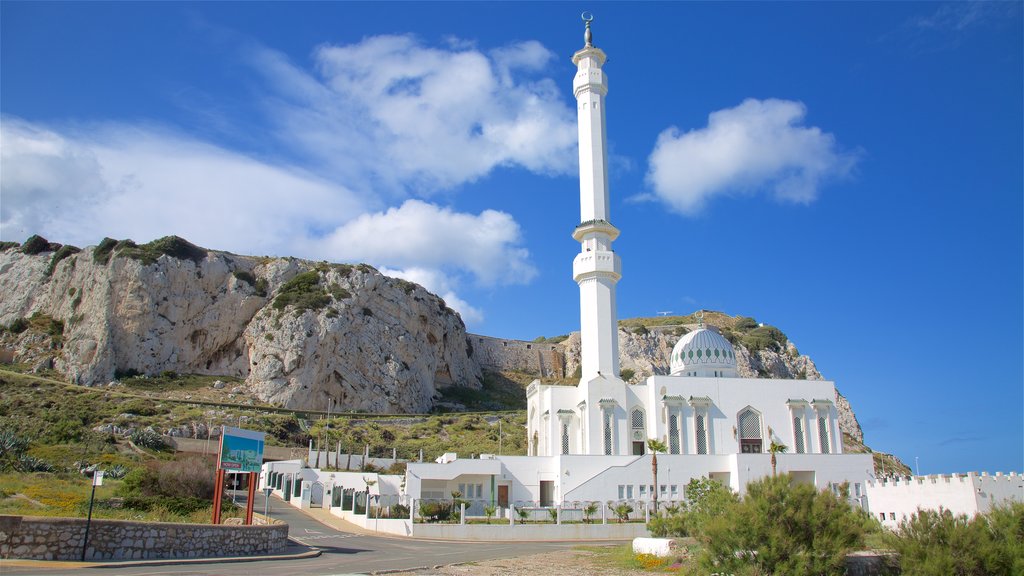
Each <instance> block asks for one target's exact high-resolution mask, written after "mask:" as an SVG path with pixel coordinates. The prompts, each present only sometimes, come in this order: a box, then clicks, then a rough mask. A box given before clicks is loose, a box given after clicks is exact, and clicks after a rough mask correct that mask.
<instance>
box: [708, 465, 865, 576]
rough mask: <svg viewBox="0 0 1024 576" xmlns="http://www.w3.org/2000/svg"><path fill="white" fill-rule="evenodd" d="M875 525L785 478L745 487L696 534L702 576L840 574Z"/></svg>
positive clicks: (831, 498) (838, 502)
mask: <svg viewBox="0 0 1024 576" xmlns="http://www.w3.org/2000/svg"><path fill="white" fill-rule="evenodd" d="M877 529H878V524H877V523H876V522H874V521H873V520H872V519H871V518H870V517H869V516H868V515H867V513H865V512H864V511H862V510H859V509H856V508H854V507H852V506H850V504H849V503H847V501H846V500H845V499H843V498H841V497H839V496H836V495H835V494H833V493H832V492H830V491H821V492H819V491H818V490H817V489H816V488H815V487H814V486H812V485H810V484H793V483H792V482H791V479H790V477H789V475H788V474H782V475H779V476H778V477H775V478H765V479H763V480H759V481H756V482H752V483H750V484H748V485H747V493H746V496H744V498H743V499H742V500H741V501H739V502H736V503H734V504H732V505H730V506H728V507H726V509H725V511H724V513H723V514H721V515H719V516H715V517H712V518H710V519H708V520H707V522H706V524H705V525H704V526H703V528H702V529H701V530H700V531H699V533H698V534H697V537H698V539H699V540H700V541H701V543H702V544H703V546H704V548H703V550H702V552H701V555H700V558H699V562H700V565H701V567H702V568H703V569H704V570H706V571H707V572H723V571H724V572H742V571H743V570H750V569H753V570H754V571H755V572H756V573H758V574H841V573H843V570H844V569H845V564H846V555H847V554H848V553H849V552H851V551H853V550H857V549H861V548H863V547H864V537H865V535H866V534H867V533H868V532H869V531H871V530H877Z"/></svg>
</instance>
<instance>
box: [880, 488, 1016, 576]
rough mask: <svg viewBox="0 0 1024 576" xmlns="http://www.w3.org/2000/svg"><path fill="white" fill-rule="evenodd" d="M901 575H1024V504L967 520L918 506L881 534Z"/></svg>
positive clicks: (963, 517)
mask: <svg viewBox="0 0 1024 576" xmlns="http://www.w3.org/2000/svg"><path fill="white" fill-rule="evenodd" d="M886 540H887V542H888V543H889V545H891V546H892V548H893V549H894V550H896V551H897V552H898V553H899V554H900V568H901V570H902V574H904V575H905V576H930V575H932V574H935V575H938V574H943V575H945V574H950V575H955V576H974V575H979V576H980V575H982V574H1022V573H1024V504H1021V503H1014V504H1012V505H1010V506H1005V507H997V508H994V509H993V510H992V511H991V512H989V513H988V514H986V515H981V516H976V517H974V518H973V519H969V518H968V517H967V516H963V515H961V516H954V515H953V514H952V513H951V512H950V511H949V510H939V511H935V510H918V511H917V513H915V514H914V515H913V516H911V517H910V518H909V519H908V520H905V521H903V522H902V523H901V524H900V526H899V529H898V531H897V532H896V533H894V534H888V535H887V538H886Z"/></svg>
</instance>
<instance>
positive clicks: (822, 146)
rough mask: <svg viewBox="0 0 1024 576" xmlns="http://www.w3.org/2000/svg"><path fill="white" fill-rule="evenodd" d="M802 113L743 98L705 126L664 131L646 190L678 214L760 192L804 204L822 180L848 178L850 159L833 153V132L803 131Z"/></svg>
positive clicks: (796, 105)
mask: <svg viewBox="0 0 1024 576" xmlns="http://www.w3.org/2000/svg"><path fill="white" fill-rule="evenodd" d="M806 113H807V110H806V108H805V107H804V105H803V104H802V103H800V102H793V101H788V100H774V99H770V100H754V99H748V100H745V101H744V102H743V103H742V104H740V105H739V106H736V107H735V108H727V109H724V110H718V111H716V112H712V113H711V114H710V115H709V116H708V125H707V127H706V128H701V129H698V130H691V131H689V132H686V133H680V131H679V129H678V128H676V127H671V128H668V129H667V130H665V131H663V132H662V133H661V134H660V135H659V136H658V141H657V143H656V144H655V146H654V151H653V152H651V156H650V158H649V164H650V166H649V169H648V172H647V182H648V185H649V186H650V187H651V188H652V190H653V192H654V194H655V195H656V196H657V198H659V199H661V200H662V201H664V202H665V203H666V204H668V205H669V206H670V207H671V208H672V209H674V210H675V211H677V212H680V213H683V214H693V213H696V212H698V211H700V209H701V208H702V207H703V206H704V204H705V203H706V202H707V201H708V200H709V199H711V198H713V197H715V196H719V195H725V194H736V193H756V192H759V191H761V190H770V191H771V193H772V194H773V195H774V196H775V197H776V198H777V199H779V200H783V201H789V202H796V203H809V202H811V201H813V200H814V199H815V198H816V197H817V196H818V191H819V188H820V186H821V184H822V183H823V182H824V181H826V180H828V179H829V178H834V177H839V176H844V175H846V174H848V173H849V171H850V170H851V169H852V167H853V165H854V164H855V163H856V160H857V157H856V155H855V154H852V153H846V152H841V151H839V150H838V147H837V145H836V141H835V137H834V136H833V135H832V134H829V133H826V132H823V131H822V130H821V129H820V128H817V127H815V126H803V125H802V124H803V121H804V116H805V115H806Z"/></svg>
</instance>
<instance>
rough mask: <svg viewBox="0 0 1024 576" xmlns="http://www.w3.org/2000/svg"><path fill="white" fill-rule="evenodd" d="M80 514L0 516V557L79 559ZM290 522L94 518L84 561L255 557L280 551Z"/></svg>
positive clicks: (81, 539) (82, 536) (82, 531)
mask: <svg viewBox="0 0 1024 576" xmlns="http://www.w3.org/2000/svg"><path fill="white" fill-rule="evenodd" d="M85 524H86V521H85V519H84V518H50V517H39V516H4V515H0V558H21V559H26V560H80V559H81V558H82V544H83V542H84V539H85ZM287 545H288V525H287V524H284V523H276V524H270V525H264V526H235V525H232V526H227V525H217V526H215V525H210V524H172V523H169V522H130V521H125V520H95V519H94V520H93V521H92V526H90V528H89V542H88V545H87V548H86V551H85V559H86V560H87V561H97V560H155V559H168V558H217V557H228V556H258V555H261V554H276V553H279V552H282V551H283V550H284V549H285V548H286V547H287Z"/></svg>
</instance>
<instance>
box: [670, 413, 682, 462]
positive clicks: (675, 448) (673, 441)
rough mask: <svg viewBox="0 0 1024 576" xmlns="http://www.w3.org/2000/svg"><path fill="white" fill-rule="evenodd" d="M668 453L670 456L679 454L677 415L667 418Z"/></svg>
mask: <svg viewBox="0 0 1024 576" xmlns="http://www.w3.org/2000/svg"><path fill="white" fill-rule="evenodd" d="M668 451H669V453H671V454H679V415H678V414H673V415H671V416H669V417H668Z"/></svg>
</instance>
